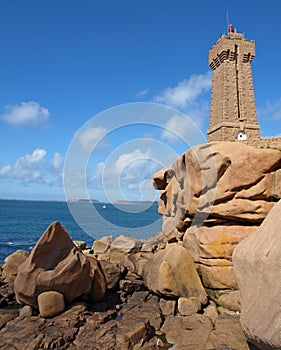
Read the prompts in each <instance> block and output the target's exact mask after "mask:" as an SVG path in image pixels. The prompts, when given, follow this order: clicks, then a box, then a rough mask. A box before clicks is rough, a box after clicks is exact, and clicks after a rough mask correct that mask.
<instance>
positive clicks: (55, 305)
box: [37, 291, 65, 318]
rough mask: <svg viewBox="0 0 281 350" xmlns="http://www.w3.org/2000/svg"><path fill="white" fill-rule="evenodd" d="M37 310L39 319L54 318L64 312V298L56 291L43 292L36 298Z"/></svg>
mask: <svg viewBox="0 0 281 350" xmlns="http://www.w3.org/2000/svg"><path fill="white" fill-rule="evenodd" d="M37 301H38V308H39V313H40V315H41V317H45V318H48V317H54V316H56V315H58V314H60V313H61V312H63V311H64V308H65V304H64V297H63V295H62V294H61V293H59V292H56V291H48V292H43V293H41V294H40V295H39V296H38V299H37Z"/></svg>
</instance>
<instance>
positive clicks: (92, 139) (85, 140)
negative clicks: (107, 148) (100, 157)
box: [77, 126, 107, 152]
mask: <svg viewBox="0 0 281 350" xmlns="http://www.w3.org/2000/svg"><path fill="white" fill-rule="evenodd" d="M106 133H107V129H106V128H102V127H100V126H98V127H95V128H93V127H91V126H89V127H85V128H84V129H82V130H81V131H79V133H78V134H77V141H78V142H79V143H80V145H81V146H82V148H83V150H84V151H86V152H90V151H91V150H92V149H93V147H94V146H96V144H97V143H98V142H99V141H100V140H101V139H102V138H103V137H104V136H105V135H106Z"/></svg>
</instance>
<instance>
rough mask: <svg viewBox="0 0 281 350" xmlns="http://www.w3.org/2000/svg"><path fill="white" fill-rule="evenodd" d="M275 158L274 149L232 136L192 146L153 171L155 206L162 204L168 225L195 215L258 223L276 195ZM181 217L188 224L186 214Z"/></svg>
mask: <svg viewBox="0 0 281 350" xmlns="http://www.w3.org/2000/svg"><path fill="white" fill-rule="evenodd" d="M280 160H281V152H280V151H278V150H271V149H257V148H254V147H251V146H247V145H245V144H242V143H238V142H237V143H233V142H212V143H209V144H205V145H199V146H195V147H192V148H191V149H190V150H188V151H187V152H185V153H184V154H183V155H182V156H180V157H179V158H178V159H177V160H176V161H175V162H174V164H173V165H172V166H171V167H170V168H167V169H164V170H163V171H162V172H161V171H160V172H158V173H156V174H155V175H154V177H153V182H154V186H155V188H157V189H159V190H161V191H162V193H161V198H160V200H159V207H160V208H162V209H163V208H165V213H163V214H164V215H165V216H166V218H169V220H168V221H170V222H171V223H173V225H172V226H174V228H176V227H177V225H178V224H179V223H180V221H181V220H182V221H184V220H185V219H187V218H190V219H194V216H195V215H196V216H197V219H200V220H201V219H202V217H203V219H204V220H206V219H207V218H208V220H211V219H216V220H217V219H224V220H225V219H227V220H233V221H236V222H237V221H238V222H245V221H246V222H247V221H250V222H251V223H252V222H257V223H260V222H261V221H262V220H263V219H264V218H265V216H266V215H267V213H268V212H269V210H270V209H271V208H272V207H273V205H274V203H273V202H272V200H273V199H275V200H276V201H277V200H278V199H280V197H281V186H280V184H279V183H280V180H279V179H281V170H280V167H281V162H280ZM173 174H174V175H173ZM199 214H201V217H199ZM200 220H199V221H200ZM185 223H186V226H188V220H186V221H185ZM201 223H202V221H201ZM166 225H167V224H166ZM167 226H169V225H167ZM164 233H165V234H166V235H168V234H170V232H168V231H165V232H164Z"/></svg>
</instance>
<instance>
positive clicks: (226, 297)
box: [218, 290, 241, 311]
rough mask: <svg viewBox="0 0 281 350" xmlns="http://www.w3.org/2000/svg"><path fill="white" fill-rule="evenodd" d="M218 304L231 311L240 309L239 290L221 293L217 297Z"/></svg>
mask: <svg viewBox="0 0 281 350" xmlns="http://www.w3.org/2000/svg"><path fill="white" fill-rule="evenodd" d="M218 304H219V305H221V306H223V307H225V308H227V309H229V310H232V311H241V304H240V292H239V290H235V291H231V292H228V293H225V294H222V295H221V296H220V297H219V298H218Z"/></svg>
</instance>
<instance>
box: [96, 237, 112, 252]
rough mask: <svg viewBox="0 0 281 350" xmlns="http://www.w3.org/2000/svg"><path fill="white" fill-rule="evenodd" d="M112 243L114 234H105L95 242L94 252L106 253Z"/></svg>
mask: <svg viewBox="0 0 281 350" xmlns="http://www.w3.org/2000/svg"><path fill="white" fill-rule="evenodd" d="M111 243H112V236H103V237H101V238H100V239H97V240H96V241H94V243H93V247H92V248H93V250H94V254H104V253H106V252H107V251H108V249H109V248H110V245H111Z"/></svg>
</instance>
